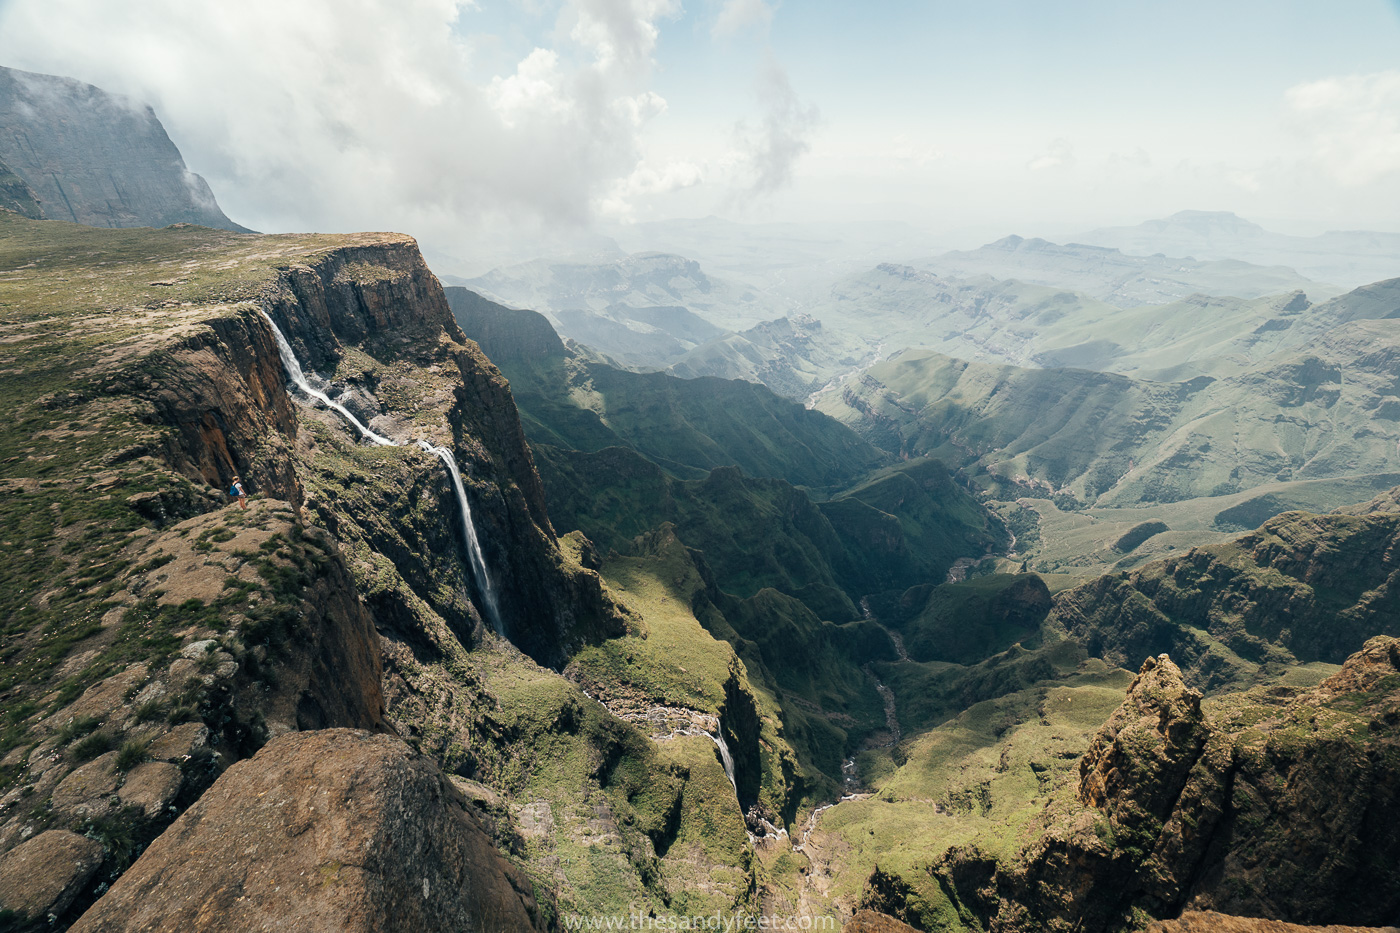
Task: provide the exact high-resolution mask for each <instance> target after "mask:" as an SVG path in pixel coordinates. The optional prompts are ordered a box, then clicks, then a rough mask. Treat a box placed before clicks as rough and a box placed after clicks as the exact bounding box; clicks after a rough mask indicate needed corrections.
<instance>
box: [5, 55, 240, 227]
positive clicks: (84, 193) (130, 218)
mask: <svg viewBox="0 0 1400 933" xmlns="http://www.w3.org/2000/svg"><path fill="white" fill-rule="evenodd" d="M0 207H6V208H9V209H10V210H15V211H17V212H19V213H21V214H24V215H25V216H27V217H31V218H33V219H46V220H67V221H71V222H73V223H80V224H86V225H88V226H93V227H165V226H168V225H170V224H176V223H190V224H199V225H200V226H204V227H216V228H218V229H221V230H235V231H244V232H246V228H244V227H241V226H239V225H238V224H236V223H234V222H233V221H231V220H229V219H228V217H226V216H225V215H224V212H223V211H222V210H221V209H220V208H219V204H218V202H217V201H216V200H215V199H214V193H213V192H212V191H211V190H210V189H209V185H208V184H207V183H206V182H205V181H204V179H203V178H201V177H200V176H198V175H196V174H195V173H194V172H191V171H190V170H189V169H188V168H186V167H185V160H184V158H183V157H182V156H181V155H180V150H178V149H177V148H175V144H174V143H172V142H171V141H170V137H169V136H167V135H166V132H165V128H164V127H163V126H161V123H160V120H158V119H157V118H156V115H155V111H153V110H151V108H150V107H147V106H145V105H142V104H138V103H137V102H135V101H132V100H128V99H127V98H125V97H121V96H119V95H115V94H109V93H107V92H106V91H103V90H102V89H100V88H96V87H93V86H92V85H90V84H83V83H82V82H81V81H75V80H73V79H72V78H60V77H55V76H53V75H41V74H32V73H30V72H27V71H17V70H15V69H13V68H4V67H0Z"/></svg>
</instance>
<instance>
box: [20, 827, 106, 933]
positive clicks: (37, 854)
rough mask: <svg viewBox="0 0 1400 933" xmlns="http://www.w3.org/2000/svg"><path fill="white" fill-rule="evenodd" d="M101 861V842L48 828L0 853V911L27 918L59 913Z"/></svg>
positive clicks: (40, 918)
mask: <svg viewBox="0 0 1400 933" xmlns="http://www.w3.org/2000/svg"><path fill="white" fill-rule="evenodd" d="M101 864H102V844H101V843H99V842H97V841H96V840H93V839H88V838H87V837H86V836H79V835H78V834H77V833H70V832H68V831H67V830H63V829H51V830H49V831H48V832H45V833H40V834H39V835H37V836H35V837H34V838H33V839H30V840H29V841H27V842H24V843H21V844H20V845H18V846H15V847H14V848H13V849H11V850H10V851H9V852H6V853H5V854H4V855H2V856H0V910H12V911H14V912H15V913H17V914H21V915H22V916H24V917H26V918H28V919H29V920H44V919H45V918H47V917H48V916H49V915H51V914H52V915H61V914H62V913H63V912H64V911H65V910H67V909H68V905H69V904H71V903H72V902H73V898H74V897H76V896H77V894H78V892H79V891H80V890H82V887H83V885H85V884H87V881H88V879H89V878H91V877H92V873H93V872H95V871H97V869H98V867H99V866H100V865H101Z"/></svg>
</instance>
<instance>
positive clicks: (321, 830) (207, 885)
mask: <svg viewBox="0 0 1400 933" xmlns="http://www.w3.org/2000/svg"><path fill="white" fill-rule="evenodd" d="M469 811H470V808H469V806H468V804H467V801H466V800H465V798H463V797H462V795H461V794H460V792H458V791H457V790H456V789H455V788H454V787H453V786H452V783H451V782H450V781H449V780H448V779H447V777H445V776H444V775H443V773H442V772H441V771H439V770H438V768H437V766H436V765H434V764H433V763H432V762H431V761H430V760H428V759H427V758H424V757H422V756H419V755H417V754H416V753H414V752H413V751H412V750H410V749H409V747H408V746H407V745H406V744H405V743H404V742H403V741H402V740H400V739H398V738H394V737H392V736H387V735H374V734H371V733H369V732H362V731H358V730H351V729H327V730H323V731H317V732H297V733H289V734H287V735H284V736H281V737H280V738H277V739H275V740H273V741H272V742H270V743H268V745H267V746H265V747H264V748H263V749H262V750H261V751H260V752H258V754H257V755H256V756H255V757H253V758H251V759H248V760H245V761H241V762H238V763H237V764H235V765H233V766H232V767H230V768H229V769H228V770H227V771H226V772H225V773H224V774H223V775H222V776H220V778H219V779H218V781H216V782H215V783H214V785H213V786H212V787H211V788H210V789H209V790H208V791H206V792H205V793H204V795H203V796H202V797H201V798H200V799H199V800H198V801H197V802H196V803H195V804H194V805H193V806H192V807H190V808H189V810H187V811H186V812H185V813H184V814H182V815H181V817H180V818H179V819H178V820H176V821H175V823H174V824H173V825H171V827H170V828H169V829H168V830H166V831H165V833H164V834H162V835H161V836H160V837H159V838H158V839H157V840H156V841H155V842H154V843H152V845H151V846H150V848H149V849H147V850H146V852H145V854H143V855H142V856H141V858H140V859H139V860H138V861H137V862H136V864H135V865H133V866H132V867H131V868H130V869H128V870H127V872H126V873H125V874H124V875H123V876H122V877H121V878H120V879H119V880H118V881H117V883H116V884H115V885H113V887H112V889H111V890H110V891H109V892H108V893H107V894H106V895H105V896H103V897H102V898H101V899H100V900H98V901H97V903H95V904H94V905H93V906H92V907H91V908H90V909H89V910H88V911H87V912H86V913H85V914H84V915H83V916H82V917H81V918H80V919H79V920H78V922H77V924H76V925H75V926H74V927H73V929H74V930H75V931H98V930H100V931H103V933H118V931H136V930H140V931H143V933H161V931H169V933H175V931H188V930H200V931H228V933H234V931H246V930H265V929H274V928H275V929H289V930H298V931H305V933H315V931H331V930H335V931H338V933H346V931H365V933H369V931H376V933H378V931H384V933H397V931H403V933H422V931H435V930H441V931H444V933H446V931H458V930H480V931H493V930H501V931H518V930H529V929H535V928H537V927H538V926H539V925H541V921H540V920H539V919H538V916H537V912H536V909H535V903H534V899H533V895H532V894H531V886H530V884H529V882H528V880H526V879H525V878H524V877H523V876H522V875H520V874H519V873H518V872H517V871H516V870H515V869H513V868H512V867H511V866H510V865H509V863H507V862H506V861H505V860H504V859H503V858H502V857H501V855H500V854H499V853H498V852H497V851H496V849H495V847H494V846H493V845H492V843H491V840H490V838H489V837H488V836H487V835H486V833H485V832H484V831H483V830H482V828H481V827H480V826H479V825H478V823H477V821H476V818H475V817H474V816H473V815H472V814H471V813H470V812H469Z"/></svg>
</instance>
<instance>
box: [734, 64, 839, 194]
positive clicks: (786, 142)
mask: <svg viewBox="0 0 1400 933" xmlns="http://www.w3.org/2000/svg"><path fill="white" fill-rule="evenodd" d="M756 90H757V93H758V99H759V103H760V104H761V105H762V106H763V121H762V124H761V125H760V126H759V127H758V128H757V129H752V128H750V127H749V126H748V124H747V123H743V122H741V123H740V124H739V125H738V127H736V135H737V137H738V140H737V146H738V150H739V152H740V154H741V158H742V162H743V167H744V169H745V170H746V171H747V174H748V175H749V180H750V184H749V186H748V188H749V191H750V192H751V193H754V194H772V193H773V192H775V191H777V190H779V189H781V188H784V187H786V186H787V185H789V184H791V183H792V173H793V168H794V167H795V166H796V165H797V161H798V159H800V158H802V156H804V155H806V154H807V153H808V152H809V151H810V150H811V148H812V145H811V142H810V140H809V137H810V136H811V133H812V130H814V129H815V128H816V126H817V124H818V122H820V120H821V114H820V113H819V112H818V111H817V108H816V107H813V106H811V105H809V104H804V103H802V101H801V100H800V99H799V98H798V96H797V92H796V91H794V90H793V88H792V82H790V81H789V80H788V76H787V72H786V71H784V70H783V69H782V67H781V66H780V65H778V63H777V62H776V61H774V60H772V59H771V58H770V59H769V60H768V62H767V63H766V64H765V65H764V66H763V68H762V69H760V71H759V76H758V83H757V87H756Z"/></svg>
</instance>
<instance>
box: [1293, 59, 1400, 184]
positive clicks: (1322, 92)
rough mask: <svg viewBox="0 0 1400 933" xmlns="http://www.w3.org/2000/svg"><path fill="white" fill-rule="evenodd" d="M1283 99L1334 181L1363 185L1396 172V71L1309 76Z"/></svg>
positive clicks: (1399, 114) (1399, 76)
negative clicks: (1320, 76) (1314, 77)
mask: <svg viewBox="0 0 1400 933" xmlns="http://www.w3.org/2000/svg"><path fill="white" fill-rule="evenodd" d="M1284 99H1285V101H1286V102H1287V104H1288V107H1289V109H1290V110H1291V112H1292V114H1293V116H1294V118H1295V120H1296V121H1297V124H1298V127H1299V129H1301V131H1302V132H1303V133H1304V135H1305V136H1307V137H1308V139H1309V140H1310V141H1311V143H1312V148H1313V152H1314V154H1315V155H1316V157H1317V159H1318V160H1319V161H1320V162H1321V163H1322V165H1323V167H1324V168H1325V169H1326V170H1327V171H1328V172H1329V173H1330V174H1331V175H1332V176H1333V177H1334V178H1335V179H1336V180H1337V181H1338V182H1340V183H1342V184H1343V185H1348V186H1357V185H1366V184H1369V183H1371V182H1374V181H1377V180H1379V179H1381V178H1383V177H1385V176H1387V175H1392V174H1396V173H1400V71H1382V72H1378V73H1376V74H1368V75H1344V76H1339V77H1333V78H1324V79H1322V80H1320V81H1311V82H1308V83H1306V84H1299V85H1296V86H1294V87H1292V88H1289V89H1288V92H1287V93H1286V94H1285V96H1284Z"/></svg>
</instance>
